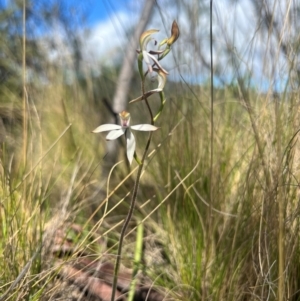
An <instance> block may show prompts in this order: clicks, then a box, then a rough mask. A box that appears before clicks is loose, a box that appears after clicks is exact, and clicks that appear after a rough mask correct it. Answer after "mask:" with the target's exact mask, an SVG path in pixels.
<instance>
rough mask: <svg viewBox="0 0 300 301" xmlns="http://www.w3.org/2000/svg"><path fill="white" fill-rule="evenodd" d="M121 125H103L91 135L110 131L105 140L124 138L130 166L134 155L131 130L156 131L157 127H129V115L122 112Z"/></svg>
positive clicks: (142, 125)
mask: <svg viewBox="0 0 300 301" xmlns="http://www.w3.org/2000/svg"><path fill="white" fill-rule="evenodd" d="M119 116H120V120H121V125H118V124H103V125H100V126H98V127H97V128H96V129H94V130H93V133H101V132H106V131H110V132H109V133H108V134H107V136H106V140H115V139H117V138H119V137H121V136H122V135H125V137H126V153H127V159H128V161H129V164H131V162H132V160H133V157H134V153H135V146H136V143H135V138H134V136H133V134H132V132H131V130H136V131H156V130H157V129H158V127H156V126H154V125H151V124H138V125H132V126H130V113H128V112H126V111H123V112H121V113H120V114H119Z"/></svg>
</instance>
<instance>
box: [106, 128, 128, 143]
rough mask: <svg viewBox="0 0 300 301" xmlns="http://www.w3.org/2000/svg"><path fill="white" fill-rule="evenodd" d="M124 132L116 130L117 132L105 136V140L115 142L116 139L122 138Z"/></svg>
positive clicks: (123, 130)
mask: <svg viewBox="0 0 300 301" xmlns="http://www.w3.org/2000/svg"><path fill="white" fill-rule="evenodd" d="M124 132H125V129H122V128H121V129H118V130H114V131H111V132H109V133H108V134H107V136H106V140H115V139H117V138H119V137H120V136H122V135H123V134H124Z"/></svg>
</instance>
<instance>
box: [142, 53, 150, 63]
mask: <svg viewBox="0 0 300 301" xmlns="http://www.w3.org/2000/svg"><path fill="white" fill-rule="evenodd" d="M143 58H144V61H145V63H146V64H147V65H150V60H149V53H148V52H147V51H146V50H143Z"/></svg>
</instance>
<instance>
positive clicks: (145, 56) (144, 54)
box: [138, 29, 168, 77]
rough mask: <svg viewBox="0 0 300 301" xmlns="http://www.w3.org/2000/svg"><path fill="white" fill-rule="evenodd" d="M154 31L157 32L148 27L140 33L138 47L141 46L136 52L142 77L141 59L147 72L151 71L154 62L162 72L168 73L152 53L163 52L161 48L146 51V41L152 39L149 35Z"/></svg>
mask: <svg viewBox="0 0 300 301" xmlns="http://www.w3.org/2000/svg"><path fill="white" fill-rule="evenodd" d="M156 32H158V30H157V29H150V30H147V31H145V32H144V33H142V35H141V37H140V47H141V50H138V53H139V60H138V64H139V72H140V74H141V76H142V77H144V75H143V60H144V61H145V63H146V64H147V67H148V72H149V73H152V72H153V68H152V64H154V65H156V67H157V68H158V69H159V70H161V71H162V72H163V73H165V74H168V71H166V70H165V69H164V68H163V67H162V66H161V65H160V63H159V62H158V59H157V58H156V57H155V56H154V55H159V54H162V53H163V52H164V50H161V51H155V50H150V51H147V46H148V43H149V42H150V41H151V40H152V39H153V38H152V37H151V35H152V34H153V33H156ZM151 60H152V61H153V63H152V62H151Z"/></svg>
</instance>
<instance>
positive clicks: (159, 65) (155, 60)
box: [143, 52, 169, 74]
mask: <svg viewBox="0 0 300 301" xmlns="http://www.w3.org/2000/svg"><path fill="white" fill-rule="evenodd" d="M147 55H148V58H147V59H148V60H149V57H151V59H152V60H153V61H154V63H155V65H156V66H157V67H158V69H159V70H161V71H162V72H163V73H165V74H169V73H168V71H167V70H165V69H164V68H163V67H162V66H161V64H160V63H159V62H158V60H157V59H156V57H155V56H154V55H152V54H150V53H149V52H147ZM143 57H144V52H143ZM145 61H146V60H145Z"/></svg>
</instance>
